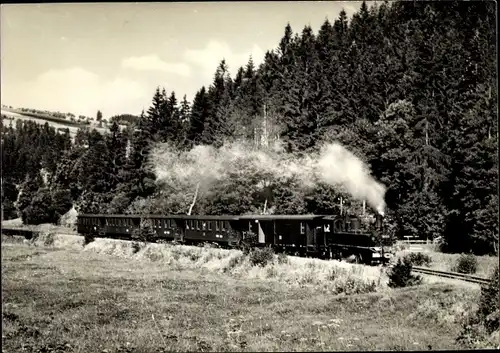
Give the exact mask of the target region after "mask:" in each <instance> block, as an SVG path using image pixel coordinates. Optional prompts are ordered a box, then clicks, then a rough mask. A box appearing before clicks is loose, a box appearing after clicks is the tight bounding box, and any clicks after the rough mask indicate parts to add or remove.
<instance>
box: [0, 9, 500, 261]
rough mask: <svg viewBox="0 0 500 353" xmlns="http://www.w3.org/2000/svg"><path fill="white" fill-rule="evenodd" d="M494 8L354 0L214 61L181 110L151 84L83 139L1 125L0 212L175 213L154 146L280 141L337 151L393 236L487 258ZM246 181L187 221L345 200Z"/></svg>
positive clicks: (492, 219)
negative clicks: (358, 163)
mask: <svg viewBox="0 0 500 353" xmlns="http://www.w3.org/2000/svg"><path fill="white" fill-rule="evenodd" d="M495 10H496V9H495V3H494V2H492V1H455V2H448V1H447V2H417V1H397V2H391V3H388V2H386V3H379V4H377V5H373V4H371V5H370V4H368V5H367V4H365V3H363V5H362V6H361V9H360V10H359V11H358V12H357V13H356V14H354V16H353V18H352V20H349V21H348V18H347V16H346V13H345V12H341V13H340V15H339V17H338V18H336V19H329V20H325V22H324V23H323V24H322V26H321V27H320V28H315V29H313V28H311V27H309V26H306V27H304V28H302V29H300V28H297V29H292V28H291V27H290V26H289V25H287V26H286V27H285V28H284V29H283V37H282V38H281V39H280V38H276V40H277V43H279V44H278V49H276V50H274V51H268V52H267V53H266V55H265V59H264V61H263V63H262V64H261V65H256V64H254V62H253V61H252V58H251V57H250V58H249V61H248V64H247V65H246V66H245V67H241V68H239V69H237V70H234V71H235V72H231V73H230V72H229V71H228V66H227V64H226V63H225V61H224V60H222V61H221V62H220V64H219V65H218V67H216V68H214V70H215V73H214V76H213V82H212V83H211V84H210V85H209V86H208V87H200V88H199V90H198V91H197V93H196V95H195V96H194V99H193V101H192V102H188V101H187V100H186V97H185V96H183V94H178V93H176V92H166V91H165V90H164V89H162V88H161V87H159V88H158V89H157V90H156V92H154V95H153V97H152V101H151V105H150V108H149V109H148V110H147V111H144V112H143V113H142V114H141V116H140V117H138V118H137V117H134V116H133V115H127V114H125V115H123V116H120V117H116V119H111V120H110V121H112V122H113V124H111V125H110V128H109V131H108V132H107V133H106V134H104V135H102V134H100V133H99V132H97V131H96V130H91V129H89V128H82V129H80V130H79V131H78V133H77V135H76V137H75V138H74V139H72V138H71V137H70V134H69V131H66V132H61V131H56V130H55V129H54V128H52V127H49V125H48V124H45V125H43V126H42V125H37V124H35V123H33V122H21V121H17V122H16V123H15V124H12V125H10V126H9V124H8V121H7V120H5V119H2V120H3V128H2V207H3V212H4V216H5V218H15V217H22V219H23V222H24V223H25V224H40V223H46V222H57V221H58V218H59V217H60V216H61V215H63V214H64V213H66V212H67V211H68V210H70V209H71V208H72V207H73V206H75V208H76V210H77V211H78V212H80V213H115V214H116V213H141V212H150V213H155V214H165V213H186V212H187V209H188V208H189V203H190V201H191V199H192V197H193V195H192V194H191V195H189V198H188V201H186V202H187V204H186V205H185V206H187V207H174V206H175V205H180V204H182V205H184V204H183V203H182V202H180V201H178V200H180V199H182V200H184V199H186V195H182V194H181V193H183V192H184V191H182V190H180V189H176V187H175V185H170V186H168V185H167V186H165V185H161V184H159V183H158V182H157V175H155V170H154V168H151V163H150V159H149V156H150V154H151V153H152V152H151V151H152V150H153V148H154V146H155V145H156V144H157V143H169V144H170V145H171V146H175V148H176V149H178V150H179V151H187V150H190V149H192V148H193V147H194V146H198V145H211V146H214V147H215V148H219V147H221V146H222V145H223V144H224V143H226V142H231V141H249V142H250V143H251V145H252V146H253V147H252V148H254V149H266V148H269V145H270V143H271V142H272V141H275V140H279V141H280V142H281V143H282V146H283V147H284V149H285V151H286V153H288V154H290V155H302V154H307V153H312V152H314V151H316V150H317V149H318V148H319V147H320V146H321V145H322V144H323V143H325V142H327V143H328V142H332V141H337V142H339V143H340V144H342V145H343V146H344V147H345V148H346V149H348V150H349V151H351V152H352V153H354V154H355V155H357V156H358V157H359V158H360V159H362V160H363V161H364V162H365V163H366V164H367V166H368V167H369V168H370V170H371V173H372V175H373V177H374V178H375V179H376V180H378V181H380V182H381V183H382V184H384V185H385V186H386V188H387V192H386V195H385V201H386V204H387V213H386V216H387V217H386V221H387V223H388V229H390V230H391V232H393V234H394V235H395V236H398V237H402V236H403V235H415V236H419V237H422V238H424V239H425V238H429V239H436V238H441V239H443V242H444V247H443V249H444V250H445V251H449V252H463V251H465V252H469V251H470V250H472V251H473V252H475V253H476V254H485V253H495V252H496V251H498V249H497V244H498V150H497V145H498V125H497V120H498V119H497V118H498V117H497V109H498V107H497V94H498V92H497V85H496V83H497V76H496V64H497V63H496V57H497V55H496V54H497V53H496V26H495V25H496V23H495V20H496V11H495ZM221 59H222V58H221ZM152 93H153V92H152ZM120 121H126V122H127V123H128V125H127V128H125V129H120V127H119V125H118V124H117V122H120ZM242 168H244V167H243V166H242ZM230 175H231V174H230ZM249 178H250V174H249V176H248V178H247V177H245V174H241V173H239V174H238V173H235V174H234V175H232V176H231V178H230V179H228V180H227V182H224V183H219V184H218V185H217V193H213V194H211V196H207V197H203V196H202V195H201V196H200V198H199V199H198V201H197V203H196V204H195V205H194V208H193V213H198V214H203V213H205V214H224V213H232V214H239V213H246V212H258V211H259V210H261V209H262V204H263V200H264V199H266V200H267V202H268V203H267V206H268V207H274V210H275V212H276V213H287V214H293V213H296V214H305V213H317V214H332V213H335V212H337V211H338V207H339V205H338V197H339V196H340V195H343V194H342V192H341V191H338V190H335V189H334V188H332V187H330V186H326V185H321V184H318V185H316V186H315V187H314V188H313V189H312V190H307V191H304V190H302V189H301V190H299V189H297V188H295V187H294V185H295V184H294V180H293V179H279V180H271V181H270V182H269V183H268V185H269V187H268V188H266V192H267V193H268V194H269V195H270V196H269V195H268V196H269V197H267V196H264V197H263V196H262V195H259V194H258V193H255V192H253V189H252V185H254V184H255V183H254V181H253V180H250V179H249ZM192 193H194V190H192ZM266 197H267V198H266ZM345 199H346V206H345V207H349V205H350V202H351V205H352V207H353V208H354V205H355V202H353V201H349V197H348V195H345ZM172 200H177V201H175V202H174V201H172Z"/></svg>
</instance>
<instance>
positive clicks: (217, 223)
mask: <svg viewBox="0 0 500 353" xmlns="http://www.w3.org/2000/svg"><path fill="white" fill-rule="evenodd" d="M215 230H219V221H215Z"/></svg>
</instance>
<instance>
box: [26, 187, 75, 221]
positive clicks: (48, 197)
mask: <svg viewBox="0 0 500 353" xmlns="http://www.w3.org/2000/svg"><path fill="white" fill-rule="evenodd" d="M71 206H72V203H71V194H70V192H69V190H55V191H52V190H49V189H47V188H42V189H39V190H38V191H36V193H34V194H33V196H32V199H31V200H30V203H29V205H28V206H27V207H26V208H24V209H23V210H22V212H21V217H22V219H23V223H25V224H35V225H36V224H42V223H57V221H58V220H59V218H60V217H61V216H62V215H63V214H65V213H66V212H68V211H69V210H70V209H71Z"/></svg>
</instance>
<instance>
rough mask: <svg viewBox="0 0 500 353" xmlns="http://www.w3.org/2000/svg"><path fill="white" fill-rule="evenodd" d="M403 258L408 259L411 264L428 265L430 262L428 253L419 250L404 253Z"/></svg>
mask: <svg viewBox="0 0 500 353" xmlns="http://www.w3.org/2000/svg"><path fill="white" fill-rule="evenodd" d="M405 258H407V259H408V261H409V262H410V263H411V264H412V266H429V265H430V264H431V262H432V259H431V257H430V256H429V255H426V254H424V253H421V252H414V253H410V254H408V255H406V256H405Z"/></svg>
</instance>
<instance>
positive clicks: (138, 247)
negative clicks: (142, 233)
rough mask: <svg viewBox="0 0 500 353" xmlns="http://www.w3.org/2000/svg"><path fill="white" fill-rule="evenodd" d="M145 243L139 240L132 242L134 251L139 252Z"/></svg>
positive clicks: (134, 252)
mask: <svg viewBox="0 0 500 353" xmlns="http://www.w3.org/2000/svg"><path fill="white" fill-rule="evenodd" d="M143 245H144V244H143V243H141V242H139V241H134V242H132V253H133V254H137V253H138V252H139V251H141V249H142V247H143Z"/></svg>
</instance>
